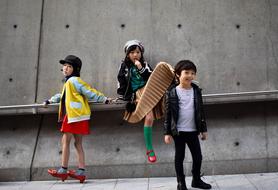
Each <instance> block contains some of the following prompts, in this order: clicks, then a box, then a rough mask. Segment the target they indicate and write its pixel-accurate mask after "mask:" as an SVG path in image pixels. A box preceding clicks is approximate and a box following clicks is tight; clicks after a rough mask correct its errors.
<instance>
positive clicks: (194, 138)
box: [187, 132, 211, 189]
mask: <svg viewBox="0 0 278 190" xmlns="http://www.w3.org/2000/svg"><path fill="white" fill-rule="evenodd" d="M187 145H188V147H189V149H190V152H191V155H192V160H193V164H192V175H193V178H192V183H191V186H192V187H195V188H200V189H211V185H210V184H208V183H205V182H203V180H202V179H201V176H200V173H201V165H202V152H201V146H200V141H199V137H198V133H197V132H192V133H190V134H189V135H188V138H187Z"/></svg>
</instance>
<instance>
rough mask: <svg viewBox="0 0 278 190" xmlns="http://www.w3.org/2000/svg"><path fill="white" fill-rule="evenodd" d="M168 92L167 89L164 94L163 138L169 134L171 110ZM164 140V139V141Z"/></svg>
mask: <svg viewBox="0 0 278 190" xmlns="http://www.w3.org/2000/svg"><path fill="white" fill-rule="evenodd" d="M169 95H170V92H169V91H167V92H166V95H165V121H164V135H165V138H166V136H168V135H171V121H172V116H171V110H170V99H169ZM165 142H166V141H165Z"/></svg>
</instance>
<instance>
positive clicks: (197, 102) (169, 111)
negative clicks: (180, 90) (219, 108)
mask: <svg viewBox="0 0 278 190" xmlns="http://www.w3.org/2000/svg"><path fill="white" fill-rule="evenodd" d="M191 85H192V87H193V92H194V110H195V112H194V116H195V124H196V128H197V131H198V133H200V132H207V125H206V119H205V113H204V109H203V100H202V93H201V89H200V88H199V87H198V86H197V85H196V84H194V83H192V84H191ZM178 117H179V99H178V95H177V91H176V85H172V86H171V87H170V88H169V89H168V90H167V92H166V102H165V122H164V134H165V135H172V136H175V135H178V134H179V133H178V130H177V121H178Z"/></svg>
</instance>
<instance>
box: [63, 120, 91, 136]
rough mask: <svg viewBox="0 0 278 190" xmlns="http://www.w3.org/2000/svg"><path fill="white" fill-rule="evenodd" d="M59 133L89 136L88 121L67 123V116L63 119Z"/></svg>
mask: <svg viewBox="0 0 278 190" xmlns="http://www.w3.org/2000/svg"><path fill="white" fill-rule="evenodd" d="M60 131H61V132H64V133H72V134H81V135H88V134H90V127H89V120H85V121H78V122H73V123H68V116H67V115H66V116H65V117H64V120H63V123H62V127H61V130H60Z"/></svg>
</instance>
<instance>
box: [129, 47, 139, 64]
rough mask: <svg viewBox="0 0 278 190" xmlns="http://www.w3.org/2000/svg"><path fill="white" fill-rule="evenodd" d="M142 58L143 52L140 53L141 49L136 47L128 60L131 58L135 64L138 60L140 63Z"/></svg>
mask: <svg viewBox="0 0 278 190" xmlns="http://www.w3.org/2000/svg"><path fill="white" fill-rule="evenodd" d="M141 56H142V54H141V51H140V49H139V47H136V49H135V50H133V51H131V52H129V54H128V58H129V59H130V60H131V61H132V62H133V63H134V62H135V60H138V61H139V60H140V59H141Z"/></svg>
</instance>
